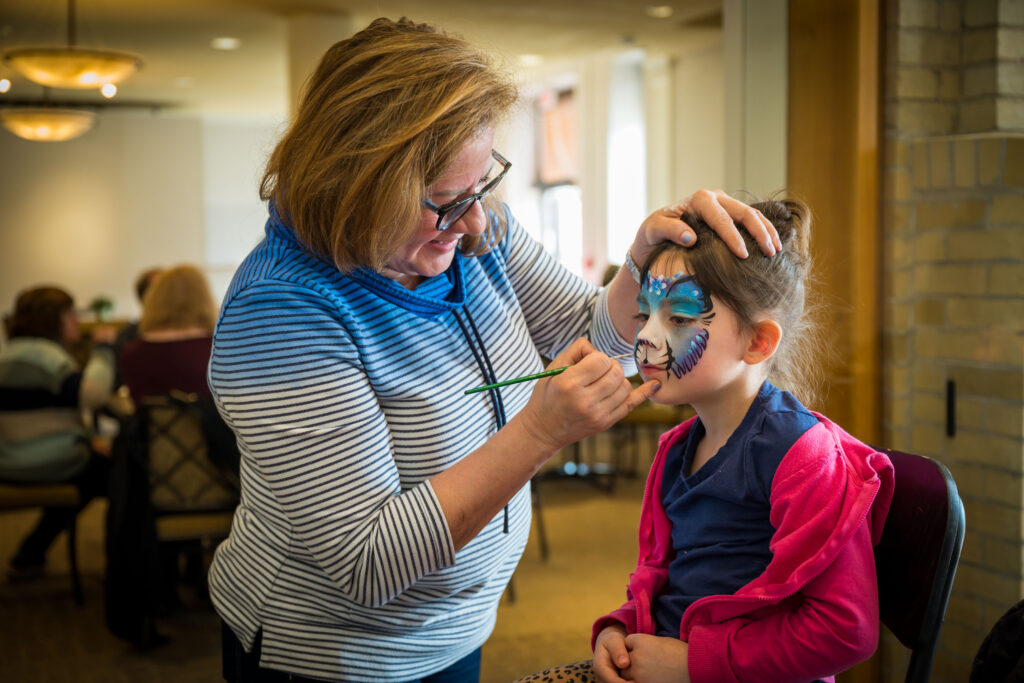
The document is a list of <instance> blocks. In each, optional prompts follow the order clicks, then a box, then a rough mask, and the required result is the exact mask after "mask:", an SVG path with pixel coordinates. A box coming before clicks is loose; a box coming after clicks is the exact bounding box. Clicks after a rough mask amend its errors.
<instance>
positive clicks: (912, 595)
mask: <svg viewBox="0 0 1024 683" xmlns="http://www.w3.org/2000/svg"><path fill="white" fill-rule="evenodd" d="M879 450H880V451H881V452H883V453H885V454H886V455H888V456H889V459H890V460H891V461H892V464H893V468H894V471H895V481H896V485H895V491H894V492H893V497H892V505H891V507H890V508H889V515H888V517H887V518H886V520H885V528H884V529H883V531H882V539H881V541H880V542H879V544H878V546H877V547H876V548H875V565H876V570H877V573H878V598H879V604H880V609H881V617H882V623H883V624H885V625H886V626H887V627H888V628H889V630H890V631H892V633H893V635H895V636H896V638H897V639H898V640H899V641H900V643H902V644H903V645H904V646H905V647H907V648H909V649H910V653H911V654H910V663H909V665H908V667H907V674H906V677H905V678H904V681H905V683H924V682H925V681H927V680H928V677H929V675H930V673H931V669H932V661H933V660H934V658H935V648H936V646H937V645H938V641H939V633H940V631H941V630H942V622H943V620H944V618H945V614H946V605H947V604H948V603H949V594H950V593H951V592H952V590H953V577H954V576H955V575H956V568H957V564H958V563H959V561H960V550H961V547H962V546H963V542H964V526H965V523H964V506H963V503H962V502H961V501H960V496H959V495H958V494H957V489H956V483H955V482H954V481H953V477H952V476H951V475H950V473H949V470H948V469H946V467H945V466H944V465H942V463H940V462H937V461H935V460H932V459H931V458H926V457H923V456H920V455H913V454H911V453H904V452H901V451H891V450H886V449H879Z"/></svg>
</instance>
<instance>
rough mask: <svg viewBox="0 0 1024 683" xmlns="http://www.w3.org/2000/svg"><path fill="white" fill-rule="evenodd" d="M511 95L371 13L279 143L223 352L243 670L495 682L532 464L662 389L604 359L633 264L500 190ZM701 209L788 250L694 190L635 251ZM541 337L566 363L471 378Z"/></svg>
mask: <svg viewBox="0 0 1024 683" xmlns="http://www.w3.org/2000/svg"><path fill="white" fill-rule="evenodd" d="M516 97H517V94H516V90H515V87H514V86H513V85H512V81H511V79H510V78H509V77H508V76H506V75H504V74H502V73H501V72H500V71H498V70H496V69H495V68H493V67H492V66H491V65H490V62H489V59H488V57H487V55H486V54H484V53H483V52H481V51H480V50H478V49H477V48H475V47H473V46H472V45H470V44H469V43H468V42H466V41H464V40H461V39H459V38H456V37H453V36H449V35H446V34H444V33H443V32H440V31H438V30H436V29H434V28H432V27H429V26H425V25H420V24H415V23H413V22H411V21H409V20H406V19H402V20H399V21H390V20H387V19H377V20H375V21H374V22H372V23H371V24H370V25H369V26H368V27H367V28H365V29H364V30H362V31H360V32H358V33H356V34H355V35H354V36H352V37H350V38H348V39H346V40H342V41H340V42H338V43H336V44H335V45H333V46H332V47H331V48H330V49H328V50H327V52H326V54H325V55H324V57H323V59H322V60H321V62H320V64H319V66H318V67H317V69H316V71H315V72H314V73H313V75H312V76H311V78H310V80H309V81H308V83H307V87H306V89H305V92H304V95H303V97H302V100H301V102H300V104H299V107H298V110H297V111H296V114H295V116H294V119H293V121H292V123H291V126H290V128H289V129H288V131H287V132H286V133H285V134H284V137H283V138H282V139H281V141H280V142H279V143H278V145H277V148H276V149H275V150H274V153H273V155H272V156H271V158H270V161H269V164H268V166H267V170H266V173H265V175H264V179H263V183H262V188H261V189H262V197H263V199H265V200H267V201H268V203H269V214H270V217H269V220H268V221H267V225H266V237H265V238H264V240H263V241H262V242H261V243H260V244H259V245H257V246H256V247H255V249H254V250H253V251H252V252H251V253H250V255H249V256H248V257H247V258H246V259H245V261H244V262H243V263H242V265H241V266H240V267H239V269H238V271H237V272H236V274H235V277H234V280H233V282H232V283H231V286H230V287H229V290H228V292H227V295H226V298H225V301H224V304H223V307H222V310H221V316H220V320H219V322H218V324H217V329H216V331H215V333H214V346H213V356H212V358H211V362H210V384H211V387H212V389H213V392H214V396H215V398H216V400H217V402H218V405H219V406H220V408H221V412H222V414H223V415H224V417H225V419H226V421H227V422H228V423H229V424H230V425H231V426H232V428H233V429H234V430H235V432H236V434H237V436H238V444H239V449H240V450H241V454H242V463H241V480H242V502H241V503H240V505H239V506H238V509H237V512H236V514H235V521H234V524H233V526H232V529H231V535H230V537H229V538H228V539H227V540H226V541H225V542H224V543H222V544H221V545H220V546H219V547H218V549H217V552H216V555H215V557H214V561H213V565H212V567H211V570H210V577H209V581H210V591H211V595H212V598H213V602H214V605H215V607H216V609H217V611H218V613H219V614H220V616H221V618H222V620H223V622H224V629H223V636H224V675H225V678H226V679H227V680H229V681H278V680H281V681H283V680H289V681H302V680H313V679H315V680H328V681H424V682H429V683H444V682H449V681H451V682H455V681H459V682H460V683H462V682H466V681H475V680H477V679H478V678H479V672H480V647H481V645H482V644H483V642H484V641H485V640H486V639H487V637H488V635H489V634H490V632H491V629H492V628H493V626H494V620H495V616H496V612H497V606H498V601H499V599H500V598H501V595H502V592H503V591H504V590H505V586H506V584H507V583H508V580H509V578H510V577H511V575H512V572H513V570H514V569H515V566H516V563H517V562H518V561H519V557H520V555H521V554H522V551H523V548H524V546H525V544H526V537H527V533H528V531H529V527H530V491H529V481H530V478H531V477H532V476H533V475H534V474H535V473H536V472H537V470H538V468H539V467H540V466H541V465H542V464H543V463H544V462H545V461H546V460H547V459H548V458H550V457H551V456H553V455H554V454H555V453H556V452H557V451H558V450H559V449H560V448H562V447H563V446H566V445H568V444H570V443H573V442H575V441H577V440H579V439H582V438H584V437H586V436H589V435H591V434H594V433H597V432H600V431H602V430H604V429H607V428H608V427H610V426H611V425H612V424H614V423H615V422H616V421H617V420H619V419H620V418H622V417H623V416H624V415H626V414H627V413H628V412H629V411H630V410H632V409H633V408H634V407H636V406H637V405H639V404H640V403H641V402H643V401H644V400H646V399H647V397H649V396H650V395H651V393H652V392H653V391H654V390H655V389H656V387H657V386H658V382H657V381H651V382H648V383H647V384H645V385H643V386H642V387H639V388H637V389H635V390H633V389H632V387H631V385H630V383H629V382H628V381H627V380H626V379H625V374H624V372H623V368H622V366H620V365H619V364H618V363H616V362H615V361H613V360H612V359H610V358H609V356H612V355H616V354H628V353H629V352H630V350H631V348H632V334H633V319H632V316H633V315H634V314H635V312H636V297H637V294H638V292H639V286H638V284H637V282H636V281H635V280H634V277H633V276H632V274H631V270H630V269H623V271H622V273H621V274H620V275H619V276H618V277H616V278H615V279H614V280H613V281H612V282H611V283H610V284H609V285H608V287H606V288H598V287H596V286H593V285H591V284H589V283H587V282H585V281H584V280H582V279H581V278H579V277H576V276H574V275H573V274H572V273H570V272H569V271H567V270H565V269H564V268H563V267H561V266H560V265H559V264H558V262H557V261H556V260H555V259H554V258H552V257H551V256H550V255H548V254H547V253H545V252H544V250H543V248H542V247H541V246H540V245H539V244H538V243H537V242H535V241H534V240H532V239H531V238H530V237H529V236H528V234H527V233H526V231H525V230H524V229H523V228H522V227H521V226H520V225H519V224H518V223H517V222H516V220H515V218H514V217H513V216H512V214H511V212H510V211H509V209H508V207H507V206H505V205H503V204H500V203H498V202H495V201H494V200H493V199H492V198H491V196H490V195H491V193H492V192H493V190H494V189H495V188H496V187H497V185H498V184H499V183H500V182H501V180H502V178H503V177H504V176H505V174H506V173H508V171H509V168H510V167H511V166H512V162H510V161H509V159H508V158H506V156H505V155H504V154H502V153H500V152H498V151H496V150H494V149H493V141H494V132H495V128H496V126H498V125H499V123H500V122H501V120H502V118H503V117H504V116H505V115H506V114H507V113H508V112H509V111H510V109H511V108H512V106H513V105H514V103H515V101H516ZM510 156H511V155H510ZM683 209H689V210H691V211H694V212H696V213H698V214H700V215H702V216H705V218H706V219H707V220H709V221H712V222H713V224H714V225H715V227H716V229H717V230H720V231H721V232H723V233H725V234H726V237H727V238H728V239H730V240H731V241H732V242H733V243H734V244H740V245H742V238H741V237H740V235H739V233H738V231H737V229H736V227H735V226H734V225H733V223H732V220H730V217H731V218H733V219H735V220H740V221H742V222H743V223H744V225H745V226H746V227H747V229H748V230H750V231H751V232H752V234H754V235H755V236H756V237H757V238H758V242H759V244H761V245H762V248H763V249H765V250H768V251H773V250H774V245H773V240H774V239H777V235H774V233H773V232H772V231H770V230H769V228H768V227H767V226H766V224H765V222H763V217H761V216H760V214H759V213H757V212H756V211H753V210H752V209H750V208H749V207H747V206H746V205H745V204H743V203H741V202H738V201H736V200H733V199H731V198H729V197H727V196H725V195H722V194H719V193H711V192H700V193H697V194H696V195H694V197H693V198H692V200H690V201H684V202H680V203H679V204H678V205H674V206H672V207H668V208H666V209H662V210H660V211H657V212H655V213H654V214H652V216H650V217H649V218H648V219H647V220H645V221H644V223H643V225H641V226H640V228H639V230H638V232H637V236H636V239H635V241H634V243H633V246H632V247H631V256H630V263H632V259H637V260H638V261H639V262H643V260H644V259H645V258H646V256H647V254H648V253H649V252H650V250H651V249H652V248H653V247H654V245H656V244H658V243H659V242H661V241H663V240H665V239H670V240H673V241H678V242H681V243H683V242H686V243H692V242H693V241H694V240H695V237H694V236H693V232H692V231H691V230H690V229H689V228H688V226H687V225H686V224H685V223H684V222H682V221H681V220H680V216H681V215H682V210H683ZM687 235H689V239H687V238H686V237H685V236H687ZM742 248H743V247H739V249H742ZM633 269H635V267H634V268H633ZM541 354H543V355H545V356H547V357H549V358H553V359H554V360H553V364H554V366H571V367H569V369H568V370H566V371H565V372H563V373H561V374H559V375H557V376H555V377H552V378H549V379H544V380H541V381H539V382H537V383H536V384H528V383H519V384H514V385H510V386H506V387H503V388H492V389H489V390H487V391H482V392H479V393H473V394H469V395H467V394H466V393H465V392H466V390H467V389H469V388H472V387H478V386H480V385H486V384H494V383H496V382H497V381H498V380H499V379H506V378H511V377H517V376H520V375H525V374H528V373H533V372H536V371H537V370H540V369H541V367H542V365H541V361H540V356H541Z"/></svg>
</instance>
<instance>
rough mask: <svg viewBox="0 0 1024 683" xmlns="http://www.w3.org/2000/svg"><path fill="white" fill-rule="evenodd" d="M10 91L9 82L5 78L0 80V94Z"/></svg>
mask: <svg viewBox="0 0 1024 683" xmlns="http://www.w3.org/2000/svg"><path fill="white" fill-rule="evenodd" d="M10 89H11V82H10V81H9V80H8V79H6V78H0V93H5V92H7V91H8V90H10Z"/></svg>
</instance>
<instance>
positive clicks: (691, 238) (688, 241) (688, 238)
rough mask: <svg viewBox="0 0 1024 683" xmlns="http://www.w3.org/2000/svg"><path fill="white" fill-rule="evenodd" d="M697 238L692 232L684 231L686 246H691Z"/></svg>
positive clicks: (684, 243) (684, 244)
mask: <svg viewBox="0 0 1024 683" xmlns="http://www.w3.org/2000/svg"><path fill="white" fill-rule="evenodd" d="M695 239H696V238H695V237H694V235H693V233H692V232H684V233H683V246H684V247H688V246H690V245H691V244H693V241H694V240H695Z"/></svg>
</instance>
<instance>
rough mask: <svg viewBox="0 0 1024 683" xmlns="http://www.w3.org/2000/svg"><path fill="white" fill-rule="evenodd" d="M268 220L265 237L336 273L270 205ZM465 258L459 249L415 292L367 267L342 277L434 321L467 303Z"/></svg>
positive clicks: (271, 204) (344, 274) (329, 263)
mask: <svg viewBox="0 0 1024 683" xmlns="http://www.w3.org/2000/svg"><path fill="white" fill-rule="evenodd" d="M269 211H270V218H269V219H268V220H267V235H268V236H270V235H271V234H273V236H275V237H278V238H283V239H285V240H287V241H289V242H292V243H294V244H295V245H296V246H298V247H299V248H301V249H302V250H303V251H305V252H306V253H308V254H310V255H311V256H312V257H313V258H315V259H316V260H317V261H318V262H319V263H321V264H324V265H326V266H329V267H330V268H332V269H334V270H335V272H337V269H336V268H335V266H334V264H333V263H331V262H330V261H329V260H328V259H325V258H323V257H322V256H320V255H319V254H315V253H314V252H313V251H312V250H311V249H310V248H309V247H307V246H306V245H305V244H303V243H302V241H301V240H300V239H299V238H298V236H297V235H296V234H295V231H294V230H293V229H292V227H291V226H290V225H288V224H286V223H285V222H284V221H282V220H281V217H280V216H279V215H278V213H277V209H276V207H274V204H273V202H270V205H269ZM465 261H466V257H465V256H463V255H462V254H461V253H460V252H459V251H458V250H456V252H455V257H454V258H453V259H452V264H451V266H449V267H448V270H446V271H445V272H443V273H441V274H440V275H435V276H434V277H431V278H427V279H426V280H424V281H423V282H422V283H420V285H419V286H418V287H417V288H416V289H415V290H409V289H406V288H405V287H403V286H402V285H401V284H399V283H398V282H396V281H394V280H392V279H391V278H388V277H385V276H384V275H381V274H380V273H378V272H376V271H374V270H372V269H370V268H366V267H360V268H357V269H355V270H353V271H351V272H349V273H343V274H341V277H344V278H350V279H352V280H354V281H356V282H358V283H359V284H360V285H361V286H362V287H364V288H365V289H366V290H368V291H370V292H372V293H374V294H376V295H377V296H379V297H380V298H382V299H384V300H385V301H388V302H390V303H392V304H394V305H395V306H398V307H400V308H403V309H405V310H407V311H409V312H410V313H413V314H415V315H417V316H420V317H422V318H437V317H439V316H441V315H443V314H445V313H447V312H448V311H452V310H457V309H459V308H461V307H462V306H463V304H464V303H465V302H466V285H465V280H464V277H463V266H464V264H465Z"/></svg>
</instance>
